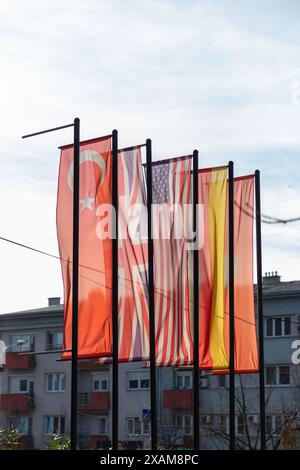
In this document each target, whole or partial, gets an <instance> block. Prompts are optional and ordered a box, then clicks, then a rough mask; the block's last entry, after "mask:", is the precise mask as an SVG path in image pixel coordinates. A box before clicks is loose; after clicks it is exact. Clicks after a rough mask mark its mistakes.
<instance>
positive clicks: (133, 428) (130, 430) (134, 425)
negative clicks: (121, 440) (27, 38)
mask: <svg viewBox="0 0 300 470" xmlns="http://www.w3.org/2000/svg"><path fill="white" fill-rule="evenodd" d="M126 429H127V434H128V436H140V435H141V434H142V421H141V420H140V418H127V419H126Z"/></svg>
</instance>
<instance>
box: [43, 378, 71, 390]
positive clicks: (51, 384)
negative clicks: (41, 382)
mask: <svg viewBox="0 0 300 470" xmlns="http://www.w3.org/2000/svg"><path fill="white" fill-rule="evenodd" d="M46 391H47V392H65V391H66V374H47V375H46Z"/></svg>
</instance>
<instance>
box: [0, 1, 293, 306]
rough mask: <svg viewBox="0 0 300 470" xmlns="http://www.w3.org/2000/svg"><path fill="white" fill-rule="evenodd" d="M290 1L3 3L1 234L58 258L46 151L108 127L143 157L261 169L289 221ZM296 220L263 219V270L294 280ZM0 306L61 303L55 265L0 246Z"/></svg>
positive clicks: (54, 153) (54, 162)
mask: <svg viewBox="0 0 300 470" xmlns="http://www.w3.org/2000/svg"><path fill="white" fill-rule="evenodd" d="M299 17H300V2H299V1H298V0H264V1H263V2H262V1H259V0H243V2H237V1H236V0H209V1H206V0H185V1H184V0H143V1H141V0H140V1H137V0H126V1H125V0H85V1H84V2H83V1H80V0H72V1H69V0H59V1H58V0H51V1H50V0H39V2H36V1H33V0H32V1H31V0H9V1H8V0H3V1H2V2H1V3H0V53H1V55H0V57H1V62H0V67H1V73H0V119H1V122H0V124H1V125H0V138H1V145H0V164H1V171H0V236H1V237H6V238H9V239H12V240H15V241H17V242H20V243H24V244H27V245H30V246H34V247H36V248H38V249H41V250H45V251H47V252H50V253H53V254H57V253H58V248H57V239H56V226H55V209H56V189H57V177H58V164H59V151H58V149H57V147H58V146H59V145H63V144H66V143H70V142H71V141H72V131H71V130H70V129H67V130H63V131H60V132H59V133H53V134H48V135H43V136H40V137H36V138H34V139H28V140H22V139H21V136H22V135H23V134H26V133H30V132H34V131H38V130H40V129H44V128H49V127H55V126H58V125H62V124H66V123H69V122H72V121H73V119H74V117H77V116H78V117H80V119H81V137H82V139H88V138H92V137H95V136H99V135H106V134H109V133H110V132H111V130H112V129H114V128H116V129H118V131H119V142H120V146H121V147H124V146H129V145H135V144H139V143H142V142H144V141H145V139H146V138H148V137H150V138H151V139H152V142H153V158H154V159H162V158H167V157H174V156H176V155H182V154H187V153H190V152H191V151H192V150H193V149H194V148H197V149H199V152H200V166H201V167H205V166H214V165H220V164H224V163H227V162H228V161H229V160H233V161H234V163H235V172H236V175H243V174H248V173H253V171H254V170H255V169H257V168H258V169H260V170H261V180H262V181H261V184H262V211H263V213H265V214H267V215H270V216H274V217H278V218H284V219H286V218H292V217H298V216H300V204H299V202H300V201H299V194H300V178H299V173H300V159H299V149H300V132H299V119H300V32H299ZM299 229H300V222H295V223H290V224H285V225H282V224H276V225H269V224H263V270H264V271H275V270H276V271H278V272H279V274H280V275H281V276H282V280H283V281H289V280H295V279H300V273H299V249H300V240H299V235H298V233H299ZM0 285H1V295H0V313H6V312H10V311H16V310H23V309H29V308H35V307H37V308H38V307H42V306H46V305H47V297H52V296H61V297H62V295H63V294H62V281H61V272H60V264H59V261H57V260H55V259H51V258H48V257H45V256H43V255H40V254H36V253H33V252H30V251H27V250H25V249H23V248H19V247H16V246H12V245H10V244H7V243H5V242H3V241H1V240H0Z"/></svg>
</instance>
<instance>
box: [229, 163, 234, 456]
mask: <svg viewBox="0 0 300 470" xmlns="http://www.w3.org/2000/svg"><path fill="white" fill-rule="evenodd" d="M233 168H234V167H233V162H229V164H228V230H229V234H228V239H229V448H230V450H234V448H235V375H234V373H235V370H234V369H235V358H234V169H233Z"/></svg>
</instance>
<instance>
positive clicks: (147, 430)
mask: <svg viewBox="0 0 300 470" xmlns="http://www.w3.org/2000/svg"><path fill="white" fill-rule="evenodd" d="M143 431H144V436H149V435H150V422H149V421H143Z"/></svg>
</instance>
